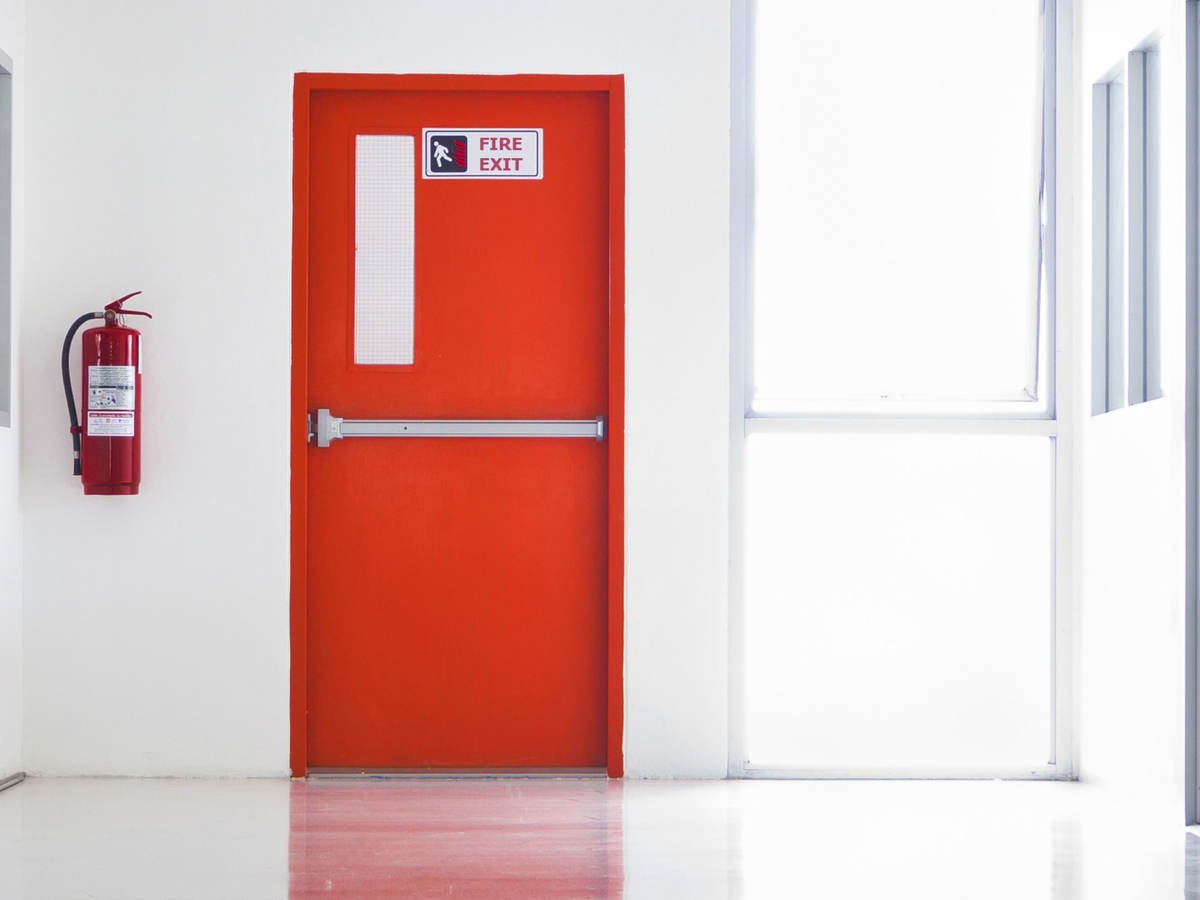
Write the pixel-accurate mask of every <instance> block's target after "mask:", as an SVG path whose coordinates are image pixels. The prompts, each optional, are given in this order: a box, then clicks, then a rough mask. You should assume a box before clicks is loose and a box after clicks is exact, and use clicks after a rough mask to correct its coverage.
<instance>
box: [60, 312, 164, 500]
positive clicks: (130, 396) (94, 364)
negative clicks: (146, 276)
mask: <svg viewBox="0 0 1200 900" xmlns="http://www.w3.org/2000/svg"><path fill="white" fill-rule="evenodd" d="M140 293H141V291H134V292H133V293H132V294H126V295H125V296H124V297H122V298H120V299H119V300H114V301H113V302H112V303H110V304H108V306H106V307H104V311H103V312H90V313H84V314H83V315H82V316H80V317H79V318H78V319H76V320H75V322H74V324H72V325H71V327H70V329H69V330H68V331H67V337H66V340H64V341H63V348H62V377H63V390H64V391H65V392H66V394H67V410H68V412H69V413H70V416H71V440H72V442H73V444H74V447H75V474H76V475H82V476H83V492H84V493H85V494H136V493H137V492H138V483H139V482H140V481H141V479H142V352H141V334H140V333H139V332H138V331H137V330H136V329H133V328H127V327H126V326H125V318H124V317H125V316H145V317H146V318H147V319H149V318H152V316H151V315H150V313H147V312H139V311H138V310H134V309H122V308H121V304H123V303H124V302H125V301H126V300H128V299H129V298H130V297H136V296H137V295H138V294H140ZM92 319H103V320H104V324H103V325H102V326H100V327H99V328H89V329H88V330H87V331H85V332H84V333H83V392H82V400H83V404H84V408H83V424H82V425H80V423H79V417H78V415H77V414H76V412H75V395H74V393H73V392H72V390H71V367H70V355H71V341H72V340H73V339H74V337H75V332H77V331H78V330H79V328H80V327H81V326H82V325H83V324H84V323H85V322H88V321H91V320H92ZM81 436H82V441H81V440H80V438H81Z"/></svg>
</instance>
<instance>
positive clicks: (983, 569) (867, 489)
mask: <svg viewBox="0 0 1200 900" xmlns="http://www.w3.org/2000/svg"><path fill="white" fill-rule="evenodd" d="M1052 448H1053V444H1052V441H1051V439H1049V438H1043V437H1014V436H975V435H969V436H968V435H917V434H906V435H886V436H883V435H836V434H803V435H798V434H758V435H753V436H751V437H750V438H749V439H748V441H747V495H746V503H747V510H746V513H747V523H746V525H747V535H746V560H745V563H746V566H745V568H746V572H747V576H746V584H745V590H746V598H745V641H746V643H745V646H744V653H745V671H746V686H745V697H746V709H745V713H746V720H745V746H746V748H747V757H748V763H749V765H750V766H751V767H764V768H777V767H781V768H793V767H816V768H830V767H832V768H837V769H853V768H860V769H861V768H866V767H871V766H882V767H903V766H913V767H916V766H931V767H939V766H940V767H953V766H978V767H984V768H993V769H994V768H995V767H1002V766H1003V767H1007V766H1030V767H1033V766H1042V765H1045V764H1046V762H1047V760H1048V757H1049V750H1050V739H1051V723H1050V696H1051V655H1050V650H1051V627H1050V625H1051V612H1052V608H1051V556H1052V553H1051V546H1052V544H1051V538H1052V534H1051V530H1052V517H1051V509H1052V505H1051V492H1052V477H1051V472H1052V459H1053V455H1052Z"/></svg>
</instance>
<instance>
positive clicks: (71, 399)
mask: <svg viewBox="0 0 1200 900" xmlns="http://www.w3.org/2000/svg"><path fill="white" fill-rule="evenodd" d="M103 318H104V313H102V312H90V313H84V314H83V315H82V316H80V317H79V318H78V319H76V320H75V324H73V325H72V326H71V327H70V329H68V331H67V337H66V339H65V340H64V341H63V349H62V376H63V391H65V392H66V395H67V412H68V413H69V414H70V416H71V444H72V445H73V446H74V448H75V474H76V475H82V474H83V469H82V467H81V466H80V462H79V413H77V412H76V411H75V392H74V391H73V390H72V389H71V341H73V340H74V339H75V332H77V331H78V330H79V329H80V328H81V327H82V326H83V323H84V322H89V321H91V320H92V319H103Z"/></svg>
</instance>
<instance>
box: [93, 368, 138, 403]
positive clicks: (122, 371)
mask: <svg viewBox="0 0 1200 900" xmlns="http://www.w3.org/2000/svg"><path fill="white" fill-rule="evenodd" d="M136 372H137V370H136V369H135V367H133V366H88V409H89V410H92V409H96V410H105V409H134V408H135V405H136V404H135V396H136V395H135V393H134V385H135V384H136V381H135V376H136Z"/></svg>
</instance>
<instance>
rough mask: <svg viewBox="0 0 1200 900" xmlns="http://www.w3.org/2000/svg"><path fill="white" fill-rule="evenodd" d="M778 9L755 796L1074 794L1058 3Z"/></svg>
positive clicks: (760, 337)
mask: <svg viewBox="0 0 1200 900" xmlns="http://www.w3.org/2000/svg"><path fill="white" fill-rule="evenodd" d="M751 8H752V10H753V12H752V15H751V17H750V18H748V19H747V20H746V21H747V38H748V39H747V42H746V43H747V47H748V48H749V49H748V50H747V51H746V66H745V80H746V82H747V91H746V96H747V100H746V110H748V111H752V116H753V119H752V121H750V115H751V113H750V112H747V113H746V116H745V119H746V121H747V125H746V127H745V129H744V130H745V134H744V141H743V143H742V144H741V147H742V150H741V152H742V153H743V154H744V158H745V167H746V170H747V171H748V173H749V175H748V177H747V178H746V179H745V183H746V184H752V185H753V187H752V190H751V192H750V193H751V196H750V197H749V199H748V201H747V203H746V213H745V215H744V218H745V222H744V226H745V231H744V233H745V235H746V244H747V253H746V257H745V260H746V261H745V272H746V277H745V285H746V286H745V294H746V296H745V298H744V301H743V305H744V307H745V315H746V318H745V323H746V326H745V330H744V333H745V335H746V341H745V346H744V348H743V352H744V355H745V363H746V364H745V366H744V372H745V376H744V377H745V383H744V385H743V386H742V387H743V390H742V391H741V395H742V396H741V403H742V410H741V413H742V417H743V422H744V428H743V429H742V435H739V436H738V437H737V438H736V439H735V447H734V458H735V460H736V462H737V465H738V473H737V474H738V477H739V479H740V481H739V483H738V484H739V488H738V494H737V499H736V501H735V507H736V509H737V510H738V513H739V517H740V521H739V523H738V524H739V531H738V535H739V541H740V543H739V545H738V549H737V552H736V553H735V571H736V574H737V578H738V582H737V589H736V590H737V592H738V596H739V597H740V601H739V606H738V613H737V615H736V616H735V629H736V634H737V642H738V644H737V646H738V648H739V649H738V651H737V652H736V653H735V671H736V672H737V673H738V674H737V676H736V677H737V678H739V679H740V692H741V696H740V700H739V702H738V703H736V704H735V716H734V722H733V727H732V729H731V734H732V735H733V737H732V741H733V750H734V755H733V756H732V757H731V772H733V773H734V774H742V775H756V774H759V775H768V776H769V775H806V774H812V775H851V776H853V775H893V774H894V775H906V774H914V775H919V776H926V775H927V776H937V775H943V774H944V775H955V774H963V773H968V774H978V775H988V774H993V775H1007V774H1019V775H1026V776H1029V775H1032V776H1039V775H1040V776H1050V775H1054V774H1056V773H1057V772H1059V771H1060V770H1058V769H1056V768H1055V767H1056V765H1057V763H1056V752H1057V745H1056V739H1057V735H1058V730H1057V729H1058V719H1057V718H1056V716H1057V713H1056V703H1057V694H1056V691H1057V682H1056V666H1057V665H1060V664H1061V660H1060V659H1059V654H1058V651H1057V649H1056V644H1055V621H1056V620H1055V616H1056V612H1055V610H1056V606H1055V598H1054V585H1055V553H1054V536H1055V508H1056V506H1055V504H1056V477H1055V472H1056V465H1057V453H1058V448H1057V441H1056V437H1057V423H1056V420H1055V412H1054V385H1053V365H1052V358H1053V353H1052V352H1051V339H1052V336H1053V328H1052V322H1053V291H1052V287H1051V285H1052V282H1053V264H1054V261H1053V227H1054V221H1053V220H1054V201H1053V181H1054V165H1053V162H1054V154H1053V149H1054V148H1053V140H1054V128H1053V123H1054V116H1055V104H1054V78H1053V71H1054V59H1053V47H1054V38H1053V35H1054V29H1053V22H1054V9H1053V3H1052V2H1049V0H1048V2H1045V3H1043V2H1042V0H1020V2H1013V3H997V4H978V3H962V2H960V0H916V2H911V3H904V4H896V3H891V2H886V0H864V2H861V3H853V4H844V3H843V4H795V3H789V2H786V0H757V2H755V3H754V4H752V7H751ZM735 155H736V154H735ZM736 165H737V161H736V159H735V182H734V185H735V190H737V189H738V185H739V181H738V178H737V175H736V171H737V169H736ZM735 208H736V207H735ZM736 215H740V213H735V216H736ZM736 271H737V269H736V267H735V284H736V283H737V281H736ZM736 290H737V289H736V288H735V293H736ZM736 414H737V412H736V410H735V415H736Z"/></svg>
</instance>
